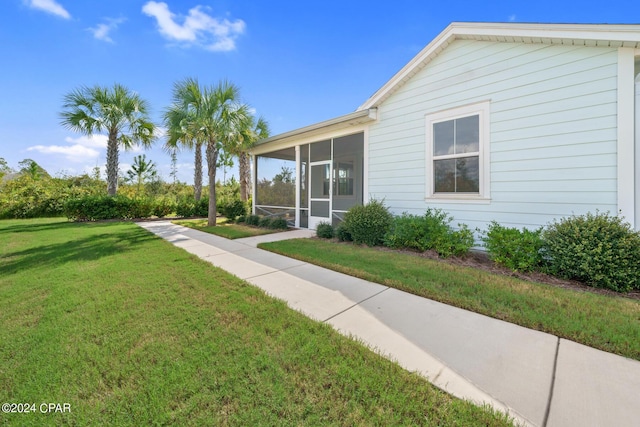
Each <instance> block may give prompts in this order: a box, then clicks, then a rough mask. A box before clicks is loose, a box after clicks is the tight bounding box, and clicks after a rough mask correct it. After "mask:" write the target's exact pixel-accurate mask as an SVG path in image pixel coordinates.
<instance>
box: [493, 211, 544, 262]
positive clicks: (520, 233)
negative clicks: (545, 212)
mask: <svg viewBox="0 0 640 427" xmlns="http://www.w3.org/2000/svg"><path fill="white" fill-rule="evenodd" d="M482 241H483V242H484V246H485V248H487V252H488V253H489V257H490V258H491V259H492V260H493V261H495V262H496V263H498V264H500V265H503V266H505V267H507V268H510V269H511V270H514V271H525V272H526V271H535V270H539V269H540V268H541V267H542V264H543V261H544V259H543V257H542V246H543V241H542V227H541V228H539V229H537V230H533V231H532V230H528V229H526V228H523V229H522V230H519V229H517V228H509V227H503V226H502V225H500V224H498V223H497V222H495V221H492V222H491V224H489V228H488V230H487V232H486V233H485V234H484V236H483V237H482Z"/></svg>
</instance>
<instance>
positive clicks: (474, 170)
mask: <svg viewBox="0 0 640 427" xmlns="http://www.w3.org/2000/svg"><path fill="white" fill-rule="evenodd" d="M478 166H479V163H478V157H477V156H472V157H462V158H459V159H456V190H455V191H456V193H477V192H478V191H480V168H479V167H478Z"/></svg>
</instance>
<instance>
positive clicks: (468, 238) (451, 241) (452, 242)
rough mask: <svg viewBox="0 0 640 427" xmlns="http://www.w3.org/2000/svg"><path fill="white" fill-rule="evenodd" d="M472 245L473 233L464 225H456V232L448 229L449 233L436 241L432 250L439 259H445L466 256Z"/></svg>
mask: <svg viewBox="0 0 640 427" xmlns="http://www.w3.org/2000/svg"><path fill="white" fill-rule="evenodd" d="M474 244H475V238H474V237H473V231H471V230H469V227H467V225H466V224H458V229H457V230H452V229H450V230H449V233H447V234H445V235H443V236H441V237H440V238H438V239H436V241H435V245H434V247H433V249H434V250H435V251H436V252H437V253H438V255H440V256H441V257H444V258H447V257H450V256H452V255H455V256H463V255H466V254H467V253H469V250H470V249H471V248H472V247H473V245H474Z"/></svg>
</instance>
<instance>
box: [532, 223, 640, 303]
mask: <svg viewBox="0 0 640 427" xmlns="http://www.w3.org/2000/svg"><path fill="white" fill-rule="evenodd" d="M542 237H543V239H544V250H545V252H544V254H545V256H546V257H548V261H549V263H550V271H551V273H553V274H556V275H558V276H560V277H564V278H568V279H577V280H581V281H584V282H585V283H587V284H589V285H591V286H595V287H599V288H608V289H612V290H614V291H618V292H628V291H630V290H631V289H640V262H638V260H640V233H638V232H634V231H633V230H632V229H631V226H630V225H629V224H628V223H625V222H623V220H622V218H620V217H618V216H609V214H608V213H605V214H602V213H599V212H596V213H595V214H592V213H587V214H586V215H580V216H575V215H574V216H571V217H568V218H563V219H561V220H560V221H554V222H553V223H551V224H550V225H548V226H547V228H546V229H545V230H544V232H543V234H542Z"/></svg>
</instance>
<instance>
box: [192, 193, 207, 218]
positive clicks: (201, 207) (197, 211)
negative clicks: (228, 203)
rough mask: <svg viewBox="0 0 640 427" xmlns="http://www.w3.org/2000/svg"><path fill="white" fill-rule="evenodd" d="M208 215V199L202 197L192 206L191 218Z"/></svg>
mask: <svg viewBox="0 0 640 427" xmlns="http://www.w3.org/2000/svg"><path fill="white" fill-rule="evenodd" d="M207 215H209V197H203V198H201V199H200V200H199V201H197V202H196V203H195V204H194V209H193V216H200V217H203V216H207Z"/></svg>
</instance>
